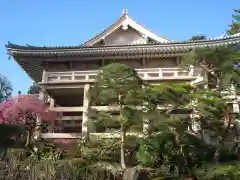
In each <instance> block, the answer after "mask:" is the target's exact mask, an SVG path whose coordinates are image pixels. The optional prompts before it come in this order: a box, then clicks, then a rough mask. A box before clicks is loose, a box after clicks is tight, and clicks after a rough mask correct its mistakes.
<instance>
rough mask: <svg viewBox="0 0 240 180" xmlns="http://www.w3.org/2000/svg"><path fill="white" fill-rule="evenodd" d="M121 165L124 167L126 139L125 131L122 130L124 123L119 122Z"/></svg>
mask: <svg viewBox="0 0 240 180" xmlns="http://www.w3.org/2000/svg"><path fill="white" fill-rule="evenodd" d="M121 136H122V137H121V166H122V169H126V162H125V147H124V146H125V139H126V132H125V130H124V125H123V124H121Z"/></svg>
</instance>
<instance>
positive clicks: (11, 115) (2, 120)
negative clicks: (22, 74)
mask: <svg viewBox="0 0 240 180" xmlns="http://www.w3.org/2000/svg"><path fill="white" fill-rule="evenodd" d="M37 117H40V118H41V119H43V120H46V121H54V120H55V119H56V117H57V113H56V112H53V111H50V110H49V107H48V106H47V105H46V104H45V103H44V102H43V101H42V100H40V99H38V98H37V97H36V96H34V95H21V94H19V95H18V96H16V97H13V98H11V99H7V100H5V101H3V102H2V103H0V124H10V125H11V124H23V125H24V126H25V128H26V131H27V140H26V146H29V145H30V144H31V140H32V136H33V134H34V131H35V130H36V128H38V124H37Z"/></svg>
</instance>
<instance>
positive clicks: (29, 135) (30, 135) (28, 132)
mask: <svg viewBox="0 0 240 180" xmlns="http://www.w3.org/2000/svg"><path fill="white" fill-rule="evenodd" d="M31 138H32V131H27V140H26V144H25V146H26V147H28V146H29V145H30V144H31Z"/></svg>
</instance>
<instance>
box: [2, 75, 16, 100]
mask: <svg viewBox="0 0 240 180" xmlns="http://www.w3.org/2000/svg"><path fill="white" fill-rule="evenodd" d="M12 91H13V88H12V85H11V82H10V81H9V80H8V79H7V78H6V77H5V76H2V75H0V102H2V101H4V100H5V99H7V98H8V97H10V96H11V95H12Z"/></svg>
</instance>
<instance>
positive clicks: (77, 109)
mask: <svg viewBox="0 0 240 180" xmlns="http://www.w3.org/2000/svg"><path fill="white" fill-rule="evenodd" d="M49 109H50V110H51V111H57V112H82V111H83V107H82V106H81V107H52V108H49Z"/></svg>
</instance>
